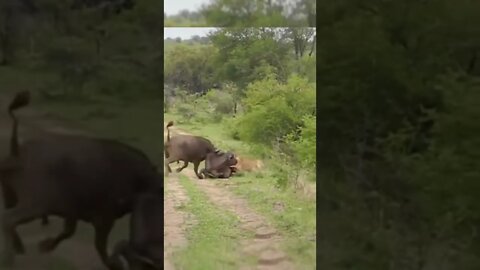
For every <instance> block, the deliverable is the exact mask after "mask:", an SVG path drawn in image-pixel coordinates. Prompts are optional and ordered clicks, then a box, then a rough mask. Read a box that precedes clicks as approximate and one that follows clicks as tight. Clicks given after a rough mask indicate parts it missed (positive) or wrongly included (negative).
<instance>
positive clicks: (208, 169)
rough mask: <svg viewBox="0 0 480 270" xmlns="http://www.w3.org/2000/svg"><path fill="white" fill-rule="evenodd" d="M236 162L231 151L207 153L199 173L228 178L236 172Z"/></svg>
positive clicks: (210, 176)
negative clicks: (203, 166)
mask: <svg viewBox="0 0 480 270" xmlns="http://www.w3.org/2000/svg"><path fill="white" fill-rule="evenodd" d="M236 164H237V158H236V157H235V154H234V153H232V152H222V151H218V152H216V153H209V154H207V158H206V159H205V168H204V169H202V170H201V171H200V173H201V174H202V175H204V176H205V177H206V178H229V177H230V176H232V175H233V174H234V173H235V172H236V168H235V165H236Z"/></svg>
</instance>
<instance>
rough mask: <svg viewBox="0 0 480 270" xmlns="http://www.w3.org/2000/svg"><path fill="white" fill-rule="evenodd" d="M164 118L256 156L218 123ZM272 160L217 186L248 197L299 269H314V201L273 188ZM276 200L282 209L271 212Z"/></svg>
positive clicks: (274, 182) (219, 142) (237, 150)
mask: <svg viewBox="0 0 480 270" xmlns="http://www.w3.org/2000/svg"><path fill="white" fill-rule="evenodd" d="M164 119H165V121H169V120H173V121H175V122H176V126H177V128H179V129H181V130H184V131H186V132H190V133H192V134H195V135H200V136H205V137H207V138H209V139H210V140H212V142H213V143H214V144H215V145H217V146H218V147H219V148H223V149H233V150H234V151H235V152H237V153H240V154H244V155H249V156H255V155H254V154H253V153H251V151H252V149H251V147H249V146H248V145H247V144H246V143H245V142H242V141H239V140H234V139H232V138H231V137H229V135H228V129H227V128H225V127H224V126H222V124H221V123H211V124H205V123H202V124H200V123H195V121H191V122H184V121H182V119H181V117H179V116H178V115H175V114H165V115H164ZM272 162H274V161H267V162H266V164H267V166H266V168H265V169H263V170H262V171H260V172H255V173H245V174H244V175H242V176H236V177H234V178H232V181H228V182H219V185H228V187H229V188H231V189H232V191H233V192H234V193H235V194H237V195H240V196H242V197H243V198H245V199H247V200H248V202H249V203H250V205H251V206H252V207H253V208H254V209H255V210H257V211H258V212H259V213H261V214H263V215H264V216H266V217H267V218H269V220H271V221H272V223H273V224H274V225H275V226H276V228H277V229H279V231H280V232H281V234H282V236H283V237H284V238H285V243H284V248H285V250H286V251H287V253H288V254H289V256H291V257H292V259H293V260H294V262H295V263H296V265H297V267H298V269H315V267H316V242H315V236H316V201H315V199H308V198H305V197H303V196H302V194H300V193H296V192H295V191H294V190H292V189H286V190H282V189H278V188H276V182H277V179H276V178H275V175H274V171H273V169H272V168H269V167H270V166H268V164H269V163H272ZM275 203H281V204H283V206H284V209H283V210H282V211H278V212H277V211H274V204H275Z"/></svg>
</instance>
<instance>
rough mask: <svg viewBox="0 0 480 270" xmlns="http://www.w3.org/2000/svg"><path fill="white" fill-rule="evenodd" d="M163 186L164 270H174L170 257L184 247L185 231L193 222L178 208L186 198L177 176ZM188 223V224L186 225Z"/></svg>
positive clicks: (185, 242)
mask: <svg viewBox="0 0 480 270" xmlns="http://www.w3.org/2000/svg"><path fill="white" fill-rule="evenodd" d="M167 181H168V182H167V184H166V186H165V191H166V194H165V199H164V212H163V217H164V220H165V225H164V227H163V231H164V237H165V238H164V240H163V246H164V264H163V266H164V269H165V270H174V269H175V267H174V266H173V263H172V255H173V254H174V253H175V251H177V250H179V249H180V248H183V247H185V245H186V244H187V239H186V235H185V230H186V226H187V225H193V223H194V222H195V220H194V217H193V216H188V215H187V213H185V212H184V211H181V210H180V208H182V207H183V206H185V205H186V203H188V197H187V194H186V192H185V190H184V189H183V187H182V185H180V183H179V179H178V176H174V175H171V176H170V177H169V178H168V180H167ZM187 222H188V223H187Z"/></svg>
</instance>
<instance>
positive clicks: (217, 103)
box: [205, 90, 235, 114]
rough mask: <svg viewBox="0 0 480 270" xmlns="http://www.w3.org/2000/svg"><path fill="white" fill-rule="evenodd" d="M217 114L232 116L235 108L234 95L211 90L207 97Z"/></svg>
mask: <svg viewBox="0 0 480 270" xmlns="http://www.w3.org/2000/svg"><path fill="white" fill-rule="evenodd" d="M205 97H206V99H207V100H208V102H209V103H210V104H211V105H212V107H213V112H214V113H215V114H231V113H233V108H234V106H235V101H234V99H233V95H232V94H230V93H228V92H226V91H221V90H210V91H208V92H207V94H206V95H205Z"/></svg>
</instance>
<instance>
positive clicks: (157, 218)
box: [110, 193, 163, 270]
mask: <svg viewBox="0 0 480 270" xmlns="http://www.w3.org/2000/svg"><path fill="white" fill-rule="evenodd" d="M162 206H163V198H162V197H160V196H157V195H156V194H151V193H146V194H143V195H142V196H140V197H139V199H138V200H137V203H136V205H135V208H134V209H133V212H132V216H131V218H130V239H129V240H128V241H121V242H119V243H117V245H116V246H115V249H114V252H113V255H112V258H111V259H110V260H111V265H114V266H115V268H116V269H118V270H160V269H163V207H162Z"/></svg>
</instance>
